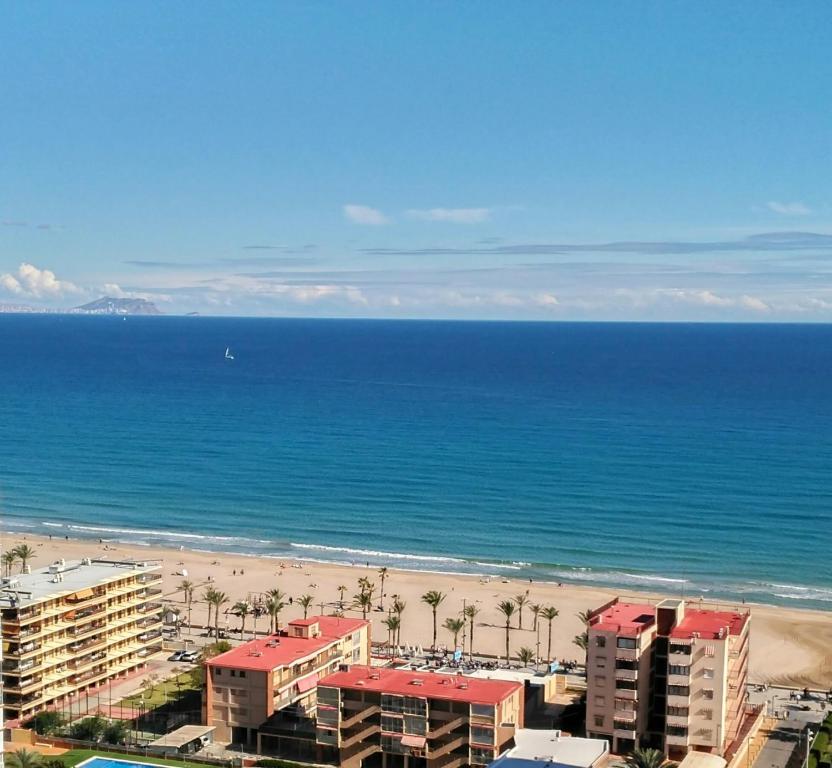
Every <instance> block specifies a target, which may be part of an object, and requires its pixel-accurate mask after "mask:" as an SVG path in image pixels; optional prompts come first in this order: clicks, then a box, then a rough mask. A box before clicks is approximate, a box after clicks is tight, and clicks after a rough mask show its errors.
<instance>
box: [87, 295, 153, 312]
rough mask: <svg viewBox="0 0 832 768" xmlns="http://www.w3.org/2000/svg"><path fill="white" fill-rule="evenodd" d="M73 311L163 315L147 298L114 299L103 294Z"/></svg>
mask: <svg viewBox="0 0 832 768" xmlns="http://www.w3.org/2000/svg"><path fill="white" fill-rule="evenodd" d="M71 311H72V312H79V313H83V314H87V315H161V314H162V313H161V312H160V311H159V309H158V307H157V306H156V305H155V304H154V303H153V302H152V301H147V300H146V299H114V298H111V297H110V296H102V297H101V298H100V299H96V300H95V301H91V302H89V303H88V304H82V305H81V306H80V307H75V308H74V309H73V310H71Z"/></svg>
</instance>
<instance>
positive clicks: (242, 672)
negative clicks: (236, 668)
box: [240, 669, 246, 677]
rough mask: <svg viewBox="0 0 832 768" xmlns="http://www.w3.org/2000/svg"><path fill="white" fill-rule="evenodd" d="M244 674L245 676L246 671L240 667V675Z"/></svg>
mask: <svg viewBox="0 0 832 768" xmlns="http://www.w3.org/2000/svg"><path fill="white" fill-rule="evenodd" d="M245 676H246V671H245V670H244V669H241V670H240V677H245Z"/></svg>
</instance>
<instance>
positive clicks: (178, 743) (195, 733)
mask: <svg viewBox="0 0 832 768" xmlns="http://www.w3.org/2000/svg"><path fill="white" fill-rule="evenodd" d="M215 730H217V729H216V728H215V727H214V726H212V725H183V726H180V727H179V728H177V729H176V730H175V731H171V732H170V733H168V734H166V735H164V736H162V737H161V738H159V739H156V741H152V742H150V744H148V746H149V747H151V748H153V747H155V748H157V749H179V748H180V747H184V746H186V745H187V744H190V743H191V742H192V741H196V740H197V739H202V738H203V737H205V736H209V735H211V734H213V733H214V731H215Z"/></svg>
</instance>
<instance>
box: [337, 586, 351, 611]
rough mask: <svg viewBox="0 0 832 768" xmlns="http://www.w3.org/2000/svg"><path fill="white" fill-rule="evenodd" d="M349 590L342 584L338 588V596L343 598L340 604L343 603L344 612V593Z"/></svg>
mask: <svg viewBox="0 0 832 768" xmlns="http://www.w3.org/2000/svg"><path fill="white" fill-rule="evenodd" d="M348 589H349V587H345V586H344V585H343V584H341V585H340V586H339V587H338V594H339V595H340V596H341V600H340V602H341V610H342V611H343V610H344V592H346V591H347V590H348Z"/></svg>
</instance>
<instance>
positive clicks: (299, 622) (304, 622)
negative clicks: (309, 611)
mask: <svg viewBox="0 0 832 768" xmlns="http://www.w3.org/2000/svg"><path fill="white" fill-rule="evenodd" d="M317 623H318V617H317V616H313V617H312V618H311V619H292V620H291V621H290V622H289V626H290V627H311V626H312V625H313V624H317Z"/></svg>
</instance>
